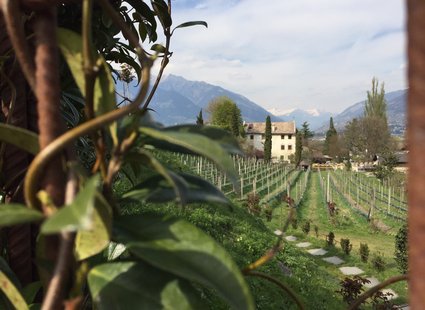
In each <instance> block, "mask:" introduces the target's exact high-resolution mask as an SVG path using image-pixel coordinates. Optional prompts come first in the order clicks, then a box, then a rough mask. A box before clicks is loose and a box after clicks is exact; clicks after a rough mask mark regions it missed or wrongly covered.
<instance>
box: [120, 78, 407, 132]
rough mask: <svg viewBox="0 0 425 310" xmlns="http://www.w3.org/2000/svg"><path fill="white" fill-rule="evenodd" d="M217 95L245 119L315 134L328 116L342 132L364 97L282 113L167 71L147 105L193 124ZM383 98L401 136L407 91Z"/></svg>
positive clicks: (159, 114)
mask: <svg viewBox="0 0 425 310" xmlns="http://www.w3.org/2000/svg"><path fill="white" fill-rule="evenodd" d="M120 86H122V81H117V89H122V87H120ZM138 87H139V86H137V82H136V81H135V80H134V81H132V82H131V83H130V84H129V86H128V90H129V92H130V94H127V97H130V98H133V97H134V93H135V92H136V90H137V89H138ZM219 96H227V97H229V98H230V99H232V100H233V101H234V102H235V103H236V104H237V105H238V107H239V109H240V110H241V114H242V118H243V120H244V121H245V122H264V121H265V119H266V117H267V115H270V116H271V120H272V121H273V122H278V121H295V122H296V125H297V127H298V128H300V127H301V125H302V123H303V122H308V123H309V125H310V129H311V130H312V131H315V132H316V134H318V135H323V134H324V133H325V132H326V131H327V130H328V126H329V118H330V117H331V116H332V117H333V120H334V125H335V127H336V129H337V130H338V131H342V130H343V129H344V127H345V124H346V123H347V122H348V121H350V120H352V119H353V118H356V117H361V116H362V114H363V109H364V104H365V100H363V101H360V102H357V103H355V104H353V105H351V106H349V107H348V108H346V109H345V110H344V111H342V112H341V113H339V114H337V115H333V114H332V113H330V112H326V111H321V110H319V109H308V110H302V109H299V108H287V109H285V110H282V109H280V111H282V112H279V110H278V109H276V108H274V109H269V110H268V111H267V110H266V109H264V108H263V107H261V106H259V105H258V104H256V103H255V102H253V101H251V100H250V99H248V98H247V97H245V96H243V95H241V94H238V93H235V92H232V91H230V90H227V89H225V88H223V87H221V86H217V85H213V84H209V83H206V82H203V81H190V80H187V79H185V78H184V77H181V76H177V75H173V74H170V75H168V76H166V77H165V78H164V79H163V80H162V81H161V83H160V84H159V86H158V89H157V92H156V94H155V96H154V97H153V99H152V102H151V104H150V108H151V109H152V110H153V112H152V117H153V118H154V119H155V120H156V121H158V122H160V123H162V124H164V125H175V124H183V123H189V124H190V123H192V124H193V123H195V122H196V116H197V115H198V114H199V111H200V110H201V109H202V110H203V116H204V120H207V119H208V113H207V111H206V107H207V106H208V103H209V102H210V101H211V100H212V99H214V98H216V97H219ZM385 98H386V100H387V110H388V113H387V114H388V123H389V127H390V129H391V132H392V133H393V134H396V135H402V134H403V133H404V131H405V127H406V100H407V90H406V89H403V90H397V91H393V92H389V93H387V94H386V95H385ZM280 113H281V114H280Z"/></svg>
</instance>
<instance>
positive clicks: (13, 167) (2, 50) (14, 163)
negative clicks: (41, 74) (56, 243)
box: [0, 12, 37, 285]
mask: <svg viewBox="0 0 425 310" xmlns="http://www.w3.org/2000/svg"><path fill="white" fill-rule="evenodd" d="M5 28H6V27H5V24H4V20H3V16H2V14H1V12H0V29H3V31H1V32H0V55H5V54H6V53H7V52H8V51H10V50H11V49H12V47H11V44H10V41H9V38H8V36H7V33H6V31H4V29H5ZM11 56H12V57H10V58H9V59H7V60H6V62H5V63H4V65H3V68H2V72H3V74H2V75H1V77H0V98H1V101H2V102H3V103H4V104H3V105H2V111H1V117H2V122H8V123H9V124H11V125H14V126H18V127H22V128H26V129H30V130H35V123H36V119H37V116H36V114H35V109H34V106H35V100H34V97H33V96H32V94H31V92H30V90H29V87H28V85H27V83H26V81H25V78H24V76H23V74H22V72H21V70H20V68H19V65H18V62H17V61H16V60H15V59H14V58H13V54H11ZM13 93H16V98H15V100H14V102H12V104H10V103H11V100H12V97H13ZM1 155H2V157H3V166H2V167H1V173H2V177H3V182H2V184H1V186H2V188H3V190H4V191H5V193H6V199H5V200H6V203H10V202H17V203H23V202H24V201H23V200H24V199H23V194H22V181H23V178H24V175H25V172H26V168H27V167H28V165H29V163H30V161H31V156H30V155H29V154H28V153H26V152H24V151H21V150H20V149H19V148H17V147H14V146H12V145H8V144H5V145H4V152H3V154H1ZM32 230H33V229H32V228H31V226H30V225H18V226H14V227H12V228H8V229H5V230H4V231H3V234H4V236H5V238H4V241H5V246H6V249H7V260H8V261H9V264H10V267H11V268H12V270H13V271H14V272H15V273H16V275H17V276H18V278H19V280H20V281H21V283H22V284H23V285H25V284H28V283H30V282H31V281H32V280H33V279H34V277H35V274H36V273H35V268H34V264H33V263H34V260H33V259H32V257H33V249H34V238H32V235H33V234H32Z"/></svg>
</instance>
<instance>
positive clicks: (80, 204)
mask: <svg viewBox="0 0 425 310" xmlns="http://www.w3.org/2000/svg"><path fill="white" fill-rule="evenodd" d="M98 183H99V176H98V175H96V176H94V177H92V178H90V179H89V180H88V181H87V182H86V184H85V186H84V188H83V189H82V190H81V191H80V192H79V193H78V194H77V197H75V200H74V201H73V202H72V203H71V204H70V205H67V206H65V207H63V208H61V209H59V211H57V212H56V213H55V214H53V215H52V216H51V217H50V218H49V219H47V220H46V221H45V222H44V223H43V225H42V226H41V233H42V234H54V233H58V232H64V231H77V230H90V229H93V217H94V213H95V197H96V189H97V185H98Z"/></svg>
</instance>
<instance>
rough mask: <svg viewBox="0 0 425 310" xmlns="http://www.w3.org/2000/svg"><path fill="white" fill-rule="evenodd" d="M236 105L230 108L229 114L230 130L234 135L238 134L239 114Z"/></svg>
mask: <svg viewBox="0 0 425 310" xmlns="http://www.w3.org/2000/svg"><path fill="white" fill-rule="evenodd" d="M236 109H237V107H236V106H235V108H234V109H232V112H231V113H232V115H231V119H230V122H231V123H230V130H231V132H232V135H233V136H234V137H238V136H239V119H240V117H239V115H238V111H237V110H236Z"/></svg>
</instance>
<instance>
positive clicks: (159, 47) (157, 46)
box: [151, 43, 167, 54]
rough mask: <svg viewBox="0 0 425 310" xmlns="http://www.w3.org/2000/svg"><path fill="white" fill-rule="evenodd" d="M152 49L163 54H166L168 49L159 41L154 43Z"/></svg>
mask: <svg viewBox="0 0 425 310" xmlns="http://www.w3.org/2000/svg"><path fill="white" fill-rule="evenodd" d="M151 50H152V51H155V52H157V53H162V54H165V52H166V51H167V49H166V48H165V46H164V45H162V44H158V43H156V44H154V45H152V46H151Z"/></svg>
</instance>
